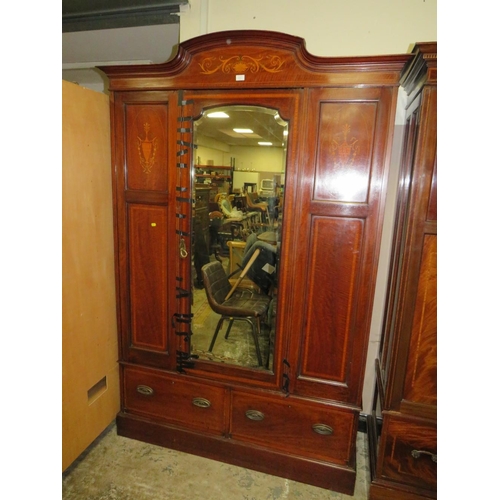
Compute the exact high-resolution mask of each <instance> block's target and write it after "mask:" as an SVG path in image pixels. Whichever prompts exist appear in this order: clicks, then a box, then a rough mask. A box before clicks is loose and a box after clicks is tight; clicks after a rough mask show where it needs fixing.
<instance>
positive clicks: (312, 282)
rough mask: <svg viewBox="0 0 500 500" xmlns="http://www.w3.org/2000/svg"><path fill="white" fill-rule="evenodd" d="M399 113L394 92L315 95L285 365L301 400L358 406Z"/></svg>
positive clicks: (342, 91)
mask: <svg viewBox="0 0 500 500" xmlns="http://www.w3.org/2000/svg"><path fill="white" fill-rule="evenodd" d="M392 106H394V94H393V91H392V90H391V89H380V88H373V89H314V90H311V91H310V93H309V105H308V110H307V112H308V120H309V123H310V127H309V129H308V131H309V135H308V136H307V138H306V141H307V146H306V154H305V158H304V161H303V170H302V172H301V188H302V189H301V190H300V191H299V192H298V195H297V198H298V203H297V205H296V206H297V212H296V220H297V221H300V226H299V227H300V228H301V237H300V241H299V242H298V243H297V252H296V255H295V258H296V263H297V269H299V267H301V272H297V273H296V277H295V282H294V289H295V290H296V293H297V295H296V296H295V301H296V302H295V303H296V305H297V307H296V308H294V310H293V316H294V318H293V324H294V332H293V334H292V335H290V338H291V339H292V342H291V345H290V357H289V358H288V362H289V363H290V372H291V373H292V377H291V378H292V382H291V384H290V387H291V391H292V392H295V393H297V394H302V395H311V396H315V397H319V398H328V399H333V400H338V401H343V402H346V403H351V404H353V405H359V404H360V402H361V387H362V383H363V370H364V365H365V348H366V345H367V341H368V333H369V324H370V316H371V314H370V311H371V304H372V300H373V292H374V284H375V277H376V269H377V261H378V249H379V239H380V231H381V221H382V219H381V216H382V207H383V203H384V188H383V187H384V183H385V177H386V174H387V158H386V151H387V148H388V139H387V136H388V133H389V130H390V128H391V125H390V124H389V117H390V116H392V113H391V110H392ZM299 262H300V263H301V264H300V266H299Z"/></svg>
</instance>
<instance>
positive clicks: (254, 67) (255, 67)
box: [199, 55, 285, 75]
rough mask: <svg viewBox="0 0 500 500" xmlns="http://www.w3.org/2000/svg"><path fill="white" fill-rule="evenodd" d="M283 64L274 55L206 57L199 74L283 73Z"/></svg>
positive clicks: (282, 61)
mask: <svg viewBox="0 0 500 500" xmlns="http://www.w3.org/2000/svg"><path fill="white" fill-rule="evenodd" d="M284 63H285V61H284V60H283V59H281V57H278V56H276V55H260V56H257V57H251V56H231V57H228V58H224V56H220V57H219V58H218V59H217V58H215V57H207V58H205V59H203V61H202V62H201V63H199V65H200V67H201V73H202V74H203V75H211V74H213V73H216V72H217V71H221V72H222V73H231V72H233V73H246V72H247V71H248V72H250V73H257V72H259V71H260V70H263V71H267V72H268V73H279V72H280V71H283V69H282V66H283V64H284Z"/></svg>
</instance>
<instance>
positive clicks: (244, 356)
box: [190, 93, 297, 378]
mask: <svg viewBox="0 0 500 500" xmlns="http://www.w3.org/2000/svg"><path fill="white" fill-rule="evenodd" d="M290 94H293V93H290ZM281 97H282V96H279V97H278V98H277V99H276V98H274V99H270V98H268V99H256V103H249V102H248V101H250V100H251V99H249V97H248V96H245V97H244V98H243V99H244V102H241V101H242V100H243V99H242V98H241V97H240V98H239V99H234V98H233V99H230V98H228V97H225V98H224V99H207V100H206V101H204V100H200V101H199V102H196V101H195V106H194V108H195V110H196V112H195V116H194V122H193V131H194V135H193V142H194V144H195V148H194V152H193V165H192V186H191V189H192V199H193V210H192V225H191V227H192V238H191V241H192V244H191V256H192V260H191V262H192V266H191V282H192V306H191V314H192V319H191V332H192V335H191V339H190V344H191V355H192V356H193V358H195V359H197V363H196V367H201V366H203V369H205V370H208V371H211V372H220V371H221V370H222V371H224V370H229V371H234V369H241V368H243V369H247V370H250V372H247V375H250V377H252V376H253V377H255V378H259V377H261V376H262V374H266V373H267V374H271V373H274V372H276V366H275V363H276V358H277V354H276V353H277V349H282V345H283V339H282V335H281V334H280V333H279V332H280V331H281V330H280V314H281V312H280V303H281V300H282V299H281V297H282V275H283V273H284V272H285V273H286V271H285V270H283V269H282V266H283V262H286V255H284V254H283V248H284V247H283V238H284V236H285V233H286V229H285V226H284V222H285V221H286V217H285V211H284V207H285V192H286V186H287V180H286V179H287V171H288V170H289V162H290V155H289V150H288V138H289V132H290V130H291V122H292V121H293V116H294V115H295V113H296V109H297V106H296V103H297V102H296V99H290V96H289V95H287V96H286V98H285V99H281ZM217 101H218V102H217ZM228 101H229V102H228ZM283 108H284V112H283ZM291 112H292V113H291ZM290 114H292V120H291V119H290V118H291V117H290ZM250 373H251V374H250ZM259 374H260V375H259ZM264 376H265V375H264Z"/></svg>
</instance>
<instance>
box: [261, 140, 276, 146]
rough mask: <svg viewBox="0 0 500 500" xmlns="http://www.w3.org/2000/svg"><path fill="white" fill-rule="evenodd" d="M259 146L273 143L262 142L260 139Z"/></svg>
mask: <svg viewBox="0 0 500 500" xmlns="http://www.w3.org/2000/svg"><path fill="white" fill-rule="evenodd" d="M258 144H259V146H272V145H273V143H272V142H262V141H259V143H258Z"/></svg>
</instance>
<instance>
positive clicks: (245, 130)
mask: <svg viewBox="0 0 500 500" xmlns="http://www.w3.org/2000/svg"><path fill="white" fill-rule="evenodd" d="M233 130H234V131H235V132H236V133H237V134H253V130H252V129H251V128H233Z"/></svg>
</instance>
